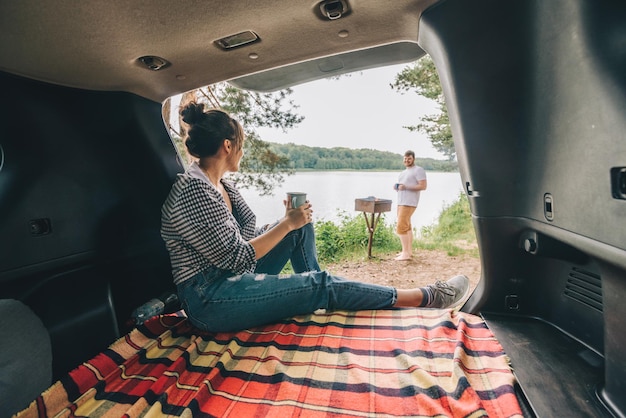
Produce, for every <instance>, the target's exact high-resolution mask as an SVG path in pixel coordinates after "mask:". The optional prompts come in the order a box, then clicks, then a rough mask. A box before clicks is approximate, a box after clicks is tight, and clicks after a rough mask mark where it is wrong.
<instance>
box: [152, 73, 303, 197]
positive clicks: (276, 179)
mask: <svg viewBox="0 0 626 418" xmlns="http://www.w3.org/2000/svg"><path fill="white" fill-rule="evenodd" d="M291 94H292V90H291V89H285V90H281V91H278V92H273V93H255V92H249V91H246V90H241V89H238V88H236V87H233V86H231V85H229V84H227V83H216V84H213V85H210V86H206V87H202V88H200V89H197V90H193V91H190V92H187V93H185V94H183V95H182V97H181V105H182V106H184V105H185V104H186V103H189V102H190V101H195V102H198V103H204V104H205V105H206V106H207V107H208V108H218V109H222V110H224V111H226V112H228V113H229V114H230V115H231V116H232V117H234V118H235V119H237V120H238V121H239V122H240V123H241V124H242V126H243V128H244V131H245V135H246V141H245V142H244V157H243V158H242V160H241V165H240V169H239V172H237V173H232V174H230V175H229V177H230V178H231V179H232V180H234V181H235V182H236V183H237V185H238V187H239V188H240V189H250V188H254V189H256V190H257V191H258V192H259V194H260V195H267V194H271V193H272V190H273V189H274V188H275V187H276V186H277V185H279V184H281V183H282V182H283V179H284V176H285V175H290V174H292V173H293V168H292V167H291V164H290V161H289V159H288V158H287V156H285V155H278V154H276V152H275V151H274V150H273V149H272V148H271V147H270V145H269V143H268V142H267V141H264V140H262V139H261V138H260V137H259V135H258V134H257V132H256V130H255V129H256V128H258V127H273V128H281V129H282V130H283V131H285V130H287V129H289V128H293V127H294V126H295V125H297V124H298V123H300V122H302V120H303V119H304V117H303V116H300V115H298V114H297V113H295V110H296V109H297V108H298V106H297V105H295V104H294V103H293V101H292V100H290V98H289V96H290V95H291ZM172 110H174V112H172ZM178 111H179V109H171V100H170V99H168V100H167V101H166V102H165V103H164V105H163V113H164V115H165V118H166V120H167V124H168V126H169V128H170V132H171V136H172V140H173V142H174V145H175V146H176V148H177V150H178V151H179V155H181V156H182V157H183V159H184V161H183V163H184V164H189V163H190V162H191V161H192V158H191V156H190V155H188V153H187V151H186V148H185V145H184V139H183V138H185V131H184V126H185V125H184V124H181V123H180V121H178V122H179V123H174V121H175V120H178ZM175 125H179V126H180V129H178V130H177V129H175V127H174V126H175ZM181 125H182V126H181Z"/></svg>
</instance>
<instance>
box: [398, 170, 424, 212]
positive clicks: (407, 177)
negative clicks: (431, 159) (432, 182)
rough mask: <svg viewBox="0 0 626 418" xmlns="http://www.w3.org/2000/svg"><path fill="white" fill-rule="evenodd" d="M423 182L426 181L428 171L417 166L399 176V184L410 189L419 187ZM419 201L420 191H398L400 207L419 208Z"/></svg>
mask: <svg viewBox="0 0 626 418" xmlns="http://www.w3.org/2000/svg"><path fill="white" fill-rule="evenodd" d="M421 180H426V171H424V169H423V168H422V167H420V166H417V165H414V166H413V167H409V168H407V169H405V170H404V171H403V172H402V173H400V175H399V176H398V183H400V184H404V185H405V186H409V187H412V186H417V184H418V183H419V182H420V181H421ZM419 201H420V191H413V190H398V205H400V206H414V207H417V204H418V203H419Z"/></svg>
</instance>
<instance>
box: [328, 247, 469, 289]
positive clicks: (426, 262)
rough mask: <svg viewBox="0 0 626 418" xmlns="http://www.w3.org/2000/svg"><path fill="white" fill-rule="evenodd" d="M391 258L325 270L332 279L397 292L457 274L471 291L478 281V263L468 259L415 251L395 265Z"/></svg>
mask: <svg viewBox="0 0 626 418" xmlns="http://www.w3.org/2000/svg"><path fill="white" fill-rule="evenodd" d="M395 256H396V255H395V254H377V253H376V251H375V249H373V250H372V258H371V259H368V257H367V253H366V254H364V257H363V258H361V259H358V260H354V261H345V262H340V263H332V264H327V265H326V266H325V269H326V270H328V271H329V272H330V273H331V274H334V275H336V276H341V277H345V278H347V279H351V280H359V281H362V282H368V283H377V284H382V285H388V286H394V287H398V288H413V287H422V286H425V285H427V284H430V283H433V282H435V281H436V280H444V281H445V280H447V279H449V278H450V277H452V276H456V275H457V274H464V275H466V276H467V277H468V278H469V279H470V283H471V288H472V289H473V288H474V287H475V286H476V284H477V283H478V281H479V280H480V260H479V259H478V258H475V257H471V256H469V255H461V256H456V257H451V256H449V255H448V254H447V253H446V252H445V251H427V250H419V251H415V252H414V253H413V258H412V259H411V260H408V261H395V260H394V257H395Z"/></svg>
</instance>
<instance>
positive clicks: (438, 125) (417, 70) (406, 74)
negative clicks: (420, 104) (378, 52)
mask: <svg viewBox="0 0 626 418" xmlns="http://www.w3.org/2000/svg"><path fill="white" fill-rule="evenodd" d="M391 88H393V89H395V90H397V91H399V92H401V93H404V92H407V91H412V90H414V91H415V92H416V93H417V94H419V95H420V96H424V97H426V98H428V99H431V100H434V101H435V102H437V104H438V105H439V112H440V113H439V114H435V115H426V116H424V117H422V118H421V122H420V123H418V124H417V125H415V126H405V128H407V129H409V130H411V131H419V132H423V133H425V134H426V135H428V137H429V138H430V141H431V143H432V145H433V147H434V148H435V149H436V150H437V151H439V152H441V153H443V154H444V155H446V156H447V157H448V159H449V160H450V161H452V160H454V158H455V156H456V151H455V149H454V140H453V138H452V130H451V129H450V118H449V116H448V108H447V107H446V104H445V100H444V96H443V89H442V88H441V83H440V81H439V75H438V74H437V69H436V68H435V63H434V62H433V60H432V59H431V58H430V56H428V55H426V56H424V57H423V58H421V59H420V60H418V61H416V62H415V63H413V64H412V66H409V67H405V68H404V69H403V70H402V71H401V72H400V73H399V74H398V75H396V79H395V81H394V83H393V84H392V85H391Z"/></svg>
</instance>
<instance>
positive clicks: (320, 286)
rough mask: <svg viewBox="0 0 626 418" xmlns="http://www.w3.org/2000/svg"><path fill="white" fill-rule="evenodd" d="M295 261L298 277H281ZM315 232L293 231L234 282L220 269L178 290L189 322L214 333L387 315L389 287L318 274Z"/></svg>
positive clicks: (307, 229)
mask: <svg viewBox="0 0 626 418" xmlns="http://www.w3.org/2000/svg"><path fill="white" fill-rule="evenodd" d="M289 259H291V264H292V267H293V269H294V271H295V272H296V273H295V274H286V275H279V274H278V273H279V272H280V271H281V270H282V268H283V267H284V266H285V264H286V263H287V260H289ZM319 270H320V268H319V265H318V263H317V253H316V251H315V235H314V231H313V226H312V225H311V224H307V225H305V226H304V227H302V228H301V229H299V230H296V231H292V232H291V233H289V234H287V236H285V238H283V240H282V241H281V242H280V243H279V244H278V245H277V246H276V247H274V248H273V249H272V250H271V251H270V252H269V253H268V254H266V255H265V256H264V257H263V258H261V259H259V260H258V263H257V268H256V270H255V272H254V273H246V274H242V275H237V276H233V275H232V274H231V273H230V272H228V271H225V270H221V269H218V268H216V267H212V268H209V269H207V270H204V271H203V272H201V273H198V274H196V275H195V276H193V277H192V278H190V279H188V280H185V281H184V282H182V283H180V284H179V285H178V296H179V298H180V300H181V301H182V306H183V309H184V310H185V312H186V313H187V315H188V316H189V320H190V321H191V323H192V324H194V325H195V326H196V327H198V328H200V329H203V330H205V331H210V332H231V331H239V330H242V329H246V328H250V327H255V326H259V325H265V324H269V323H272V322H276V321H279V320H281V319H283V318H288V317H291V316H294V315H301V314H308V313H311V312H314V311H315V310H317V309H321V308H323V309H328V310H334V309H341V310H362V309H388V308H391V307H392V306H393V305H394V304H395V302H396V298H397V293H396V289H395V288H393V287H389V286H381V285H375V284H368V283H361V282H357V281H350V280H346V279H344V278H342V277H337V276H333V275H331V274H329V273H328V272H326V271H319Z"/></svg>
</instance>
